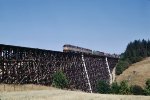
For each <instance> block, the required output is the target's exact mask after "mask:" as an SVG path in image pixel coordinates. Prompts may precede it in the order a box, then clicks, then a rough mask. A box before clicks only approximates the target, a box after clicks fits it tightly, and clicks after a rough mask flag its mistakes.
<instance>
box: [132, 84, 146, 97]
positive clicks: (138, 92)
mask: <svg viewBox="0 0 150 100" xmlns="http://www.w3.org/2000/svg"><path fill="white" fill-rule="evenodd" d="M130 91H131V93H132V94H134V95H143V93H144V90H143V89H142V87H140V86H138V85H133V86H131V87H130Z"/></svg>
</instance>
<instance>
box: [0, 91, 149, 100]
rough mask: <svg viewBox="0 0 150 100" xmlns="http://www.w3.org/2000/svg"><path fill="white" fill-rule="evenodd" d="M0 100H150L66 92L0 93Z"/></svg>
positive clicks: (129, 96) (146, 97) (141, 97)
mask: <svg viewBox="0 0 150 100" xmlns="http://www.w3.org/2000/svg"><path fill="white" fill-rule="evenodd" d="M0 98H1V100H150V96H149V97H148V96H133V95H128V96H127V95H108V94H94V93H93V94H91V93H84V92H79V91H67V90H59V89H52V90H34V91H21V92H19V91H16V92H2V93H0Z"/></svg>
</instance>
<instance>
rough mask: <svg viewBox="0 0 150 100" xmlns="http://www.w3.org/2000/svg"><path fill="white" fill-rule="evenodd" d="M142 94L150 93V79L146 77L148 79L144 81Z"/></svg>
mask: <svg viewBox="0 0 150 100" xmlns="http://www.w3.org/2000/svg"><path fill="white" fill-rule="evenodd" d="M144 94H145V95H150V79H148V80H147V81H146V87H145V89H144Z"/></svg>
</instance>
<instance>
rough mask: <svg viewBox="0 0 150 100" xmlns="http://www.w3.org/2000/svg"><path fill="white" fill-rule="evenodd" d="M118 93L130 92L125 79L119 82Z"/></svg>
mask: <svg viewBox="0 0 150 100" xmlns="http://www.w3.org/2000/svg"><path fill="white" fill-rule="evenodd" d="M119 94H130V88H129V86H128V83H127V81H122V82H121V83H120V89H119Z"/></svg>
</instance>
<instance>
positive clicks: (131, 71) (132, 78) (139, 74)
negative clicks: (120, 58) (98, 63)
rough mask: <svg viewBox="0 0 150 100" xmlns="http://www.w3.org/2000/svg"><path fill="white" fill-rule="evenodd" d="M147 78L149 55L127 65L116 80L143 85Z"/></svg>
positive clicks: (148, 74)
mask: <svg viewBox="0 0 150 100" xmlns="http://www.w3.org/2000/svg"><path fill="white" fill-rule="evenodd" d="M148 78H150V57H149V58H146V59H144V60H142V61H140V62H137V63H135V64H132V65H131V66H129V68H128V69H126V70H125V71H124V72H123V73H122V74H121V75H119V76H118V77H117V78H116V81H117V82H120V81H122V80H128V81H129V84H130V85H139V86H141V87H144V86H145V81H146V80H147V79H148Z"/></svg>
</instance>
